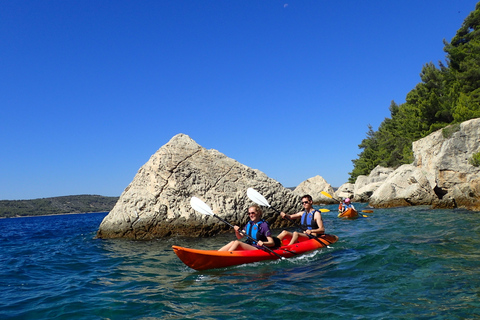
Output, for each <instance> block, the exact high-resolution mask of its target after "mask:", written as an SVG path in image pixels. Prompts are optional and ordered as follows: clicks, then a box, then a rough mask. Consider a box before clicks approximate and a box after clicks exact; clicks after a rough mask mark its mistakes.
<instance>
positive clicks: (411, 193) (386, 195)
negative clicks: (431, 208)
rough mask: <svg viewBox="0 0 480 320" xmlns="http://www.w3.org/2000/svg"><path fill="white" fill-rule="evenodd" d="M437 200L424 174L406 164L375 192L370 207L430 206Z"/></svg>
mask: <svg viewBox="0 0 480 320" xmlns="http://www.w3.org/2000/svg"><path fill="white" fill-rule="evenodd" d="M435 199H436V195H435V193H434V192H433V189H432V188H431V187H430V183H429V182H428V179H427V177H426V176H425V174H424V172H422V170H421V169H420V168H417V167H415V166H413V165H411V164H404V165H402V166H400V167H399V168H398V169H397V170H395V171H394V172H393V173H392V174H391V175H389V177H388V179H387V180H385V181H384V182H383V183H382V185H381V186H380V187H378V189H377V190H375V191H374V192H373V194H372V196H371V197H370V205H371V206H374V207H376V208H382V207H395V206H410V205H430V204H432V203H433V201H434V200H435Z"/></svg>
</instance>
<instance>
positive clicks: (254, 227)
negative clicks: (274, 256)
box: [245, 220, 268, 244]
mask: <svg viewBox="0 0 480 320" xmlns="http://www.w3.org/2000/svg"><path fill="white" fill-rule="evenodd" d="M264 222H265V220H260V221H258V222H257V223H254V222H253V221H249V222H248V223H247V225H246V226H245V232H246V233H247V235H248V236H250V237H251V238H253V239H255V240H256V241H253V240H252V239H250V238H248V239H247V241H246V242H247V243H248V244H256V243H257V241H259V240H260V241H267V240H268V239H267V237H266V236H265V235H264V234H261V233H260V232H258V231H259V229H260V225H261V224H262V223H264Z"/></svg>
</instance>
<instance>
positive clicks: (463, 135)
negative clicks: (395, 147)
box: [355, 118, 480, 211]
mask: <svg viewBox="0 0 480 320" xmlns="http://www.w3.org/2000/svg"><path fill="white" fill-rule="evenodd" d="M412 149H413V154H414V162H413V164H411V165H404V166H401V167H400V168H398V169H396V170H395V171H394V172H392V173H388V172H384V174H383V176H384V177H385V176H388V178H387V179H386V180H385V181H381V180H380V181H378V182H372V181H366V179H367V178H366V177H365V176H361V177H359V178H358V179H357V181H356V183H355V198H356V199H357V197H358V199H361V200H365V201H369V203H370V205H371V206H375V207H394V206H403V205H432V206H433V207H435V208H465V209H469V210H476V211H480V167H478V166H474V165H473V164H472V163H471V161H470V160H471V159H472V156H473V155H474V154H478V153H479V152H480V118H479V119H472V120H469V121H465V122H463V123H460V124H455V125H451V126H449V127H446V128H444V129H441V130H438V131H436V132H433V133H432V134H430V135H428V136H427V137H425V138H423V139H420V140H418V141H415V142H414V143H413V145H412ZM372 173H373V171H372ZM372 173H371V174H370V175H372ZM361 200H360V201H361Z"/></svg>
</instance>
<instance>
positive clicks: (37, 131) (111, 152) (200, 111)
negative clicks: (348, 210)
mask: <svg viewBox="0 0 480 320" xmlns="http://www.w3.org/2000/svg"><path fill="white" fill-rule="evenodd" d="M475 4H476V1H472V0H469V1H467V0H456V1H452V0H422V1H418V0H404V1H385V0H381V1H380V0H372V1H353V0H352V1H345V0H340V1H327V0H310V1H308V0H292V1H277V0H255V1H251V0H242V1H238V0H231V1H230V0H215V1H213V0H201V1H199V0H190V1H186V0H171V1H133V0H131V1H123V0H115V1H114V0H111V1H102V0H81V1H80V0H78V1H73V0H71V1H65V0H58V1H48V0H47V1H29V0H18V1H17V0H5V1H1V2H0V46H1V50H0V74H1V76H0V79H1V80H0V81H1V83H0V104H1V117H0V154H1V156H0V161H1V162H0V163H1V165H0V200H6V199H10V200H14V199H34V198H44V197H53V196H63V195H77V194H100V195H105V196H119V195H120V194H121V193H122V191H123V189H124V188H125V187H126V186H127V185H128V184H129V183H130V182H131V181H132V179H133V177H134V176H135V174H136V172H137V170H138V169H139V168H140V167H141V166H142V165H143V164H144V163H145V162H147V161H148V159H149V158H150V156H151V155H152V154H153V153H155V152H156V151H157V150H158V149H159V148H160V147H161V146H163V145H164V144H165V143H167V142H168V141H169V140H170V139H171V138H172V137H173V136H174V135H176V134H178V133H185V134H188V135H189V136H190V137H191V138H192V139H194V140H195V141H196V142H197V143H198V144H200V145H202V146H203V147H205V148H207V149H217V150H219V151H220V152H222V153H224V154H225V155H227V156H228V157H231V158H233V159H235V160H237V161H239V162H241V163H243V164H245V165H247V166H249V167H252V168H256V169H259V170H261V171H263V172H264V173H266V174H267V175H268V176H269V177H271V178H273V179H276V180H277V181H279V182H280V183H282V184H283V185H284V186H285V187H294V186H297V185H298V184H299V183H301V182H302V181H304V180H306V179H308V178H311V177H313V176H316V175H321V176H322V177H324V178H325V179H326V180H327V181H328V182H329V183H330V184H331V185H332V186H334V187H338V186H340V185H341V184H343V183H345V182H346V181H347V180H348V177H349V175H348V173H349V172H350V171H351V170H352V169H353V165H352V162H351V160H352V159H355V158H357V155H358V153H359V152H360V150H359V148H358V145H359V144H360V143H361V141H362V139H364V138H365V137H366V132H367V131H368V125H369V124H370V125H372V126H373V129H374V130H377V129H378V125H379V124H380V123H381V122H382V121H383V120H384V118H385V117H389V116H390V113H389V106H390V102H391V101H392V100H394V101H395V102H397V103H398V104H400V103H403V102H404V101H405V96H406V94H407V93H408V92H409V91H410V90H412V89H413V88H414V87H415V85H416V84H417V83H419V82H420V77H419V73H420V71H421V69H422V66H423V65H424V64H426V63H428V62H434V63H436V64H437V62H438V61H444V60H445V53H444V52H443V46H444V45H443V39H446V40H447V41H450V40H451V38H452V37H453V36H454V35H455V33H456V31H457V30H458V29H459V28H460V26H461V24H462V22H463V20H464V19H465V18H466V16H467V15H468V14H469V13H470V12H471V11H473V10H474V9H475Z"/></svg>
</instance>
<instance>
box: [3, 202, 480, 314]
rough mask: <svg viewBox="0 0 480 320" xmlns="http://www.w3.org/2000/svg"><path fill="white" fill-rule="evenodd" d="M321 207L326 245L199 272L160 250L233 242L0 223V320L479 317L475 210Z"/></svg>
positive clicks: (64, 223)
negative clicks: (103, 236) (356, 212)
mask: <svg viewBox="0 0 480 320" xmlns="http://www.w3.org/2000/svg"><path fill="white" fill-rule="evenodd" d="M361 206H362V205H361V204H357V207H360V209H362V208H361ZM327 208H329V209H331V210H332V211H331V212H328V213H324V214H323V219H324V222H325V225H326V228H327V233H331V234H335V235H337V236H339V237H340V239H339V241H338V242H337V243H335V244H333V245H331V246H330V247H328V248H324V249H322V250H319V251H316V252H314V253H310V254H307V255H304V256H300V257H295V258H292V259H287V260H280V261H267V262H261V263H255V264H250V265H242V266H236V267H230V268H224V269H217V270H210V271H201V272H200V271H195V270H192V269H190V268H188V267H187V266H185V265H184V264H183V263H182V262H181V261H180V260H179V259H178V258H177V257H176V256H175V254H174V253H173V251H172V249H171V246H172V245H181V246H186V247H193V248H200V249H202V248H205V249H214V248H218V247H220V246H222V245H223V244H225V243H226V242H227V241H230V240H232V239H234V235H233V233H232V234H223V235H220V236H217V237H214V238H201V239H198V238H194V239H191V238H184V237H175V238H170V239H162V240H154V241H129V240H100V239H95V234H96V231H97V229H98V226H99V224H100V222H101V221H102V219H103V218H104V217H105V215H106V213H90V214H75V215H60V216H44V217H29V218H11V219H0V230H1V232H0V319H342V320H346V319H480V213H479V212H469V211H465V210H430V209H429V208H426V207H410V208H395V209H382V210H380V209H378V210H376V209H375V210H374V212H373V213H365V215H367V217H363V218H360V219H357V220H352V221H348V220H347V221H345V220H340V219H338V218H337V217H336V213H335V211H334V210H335V206H331V207H327ZM271 214H273V213H271ZM279 231H280V230H275V232H279Z"/></svg>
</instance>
